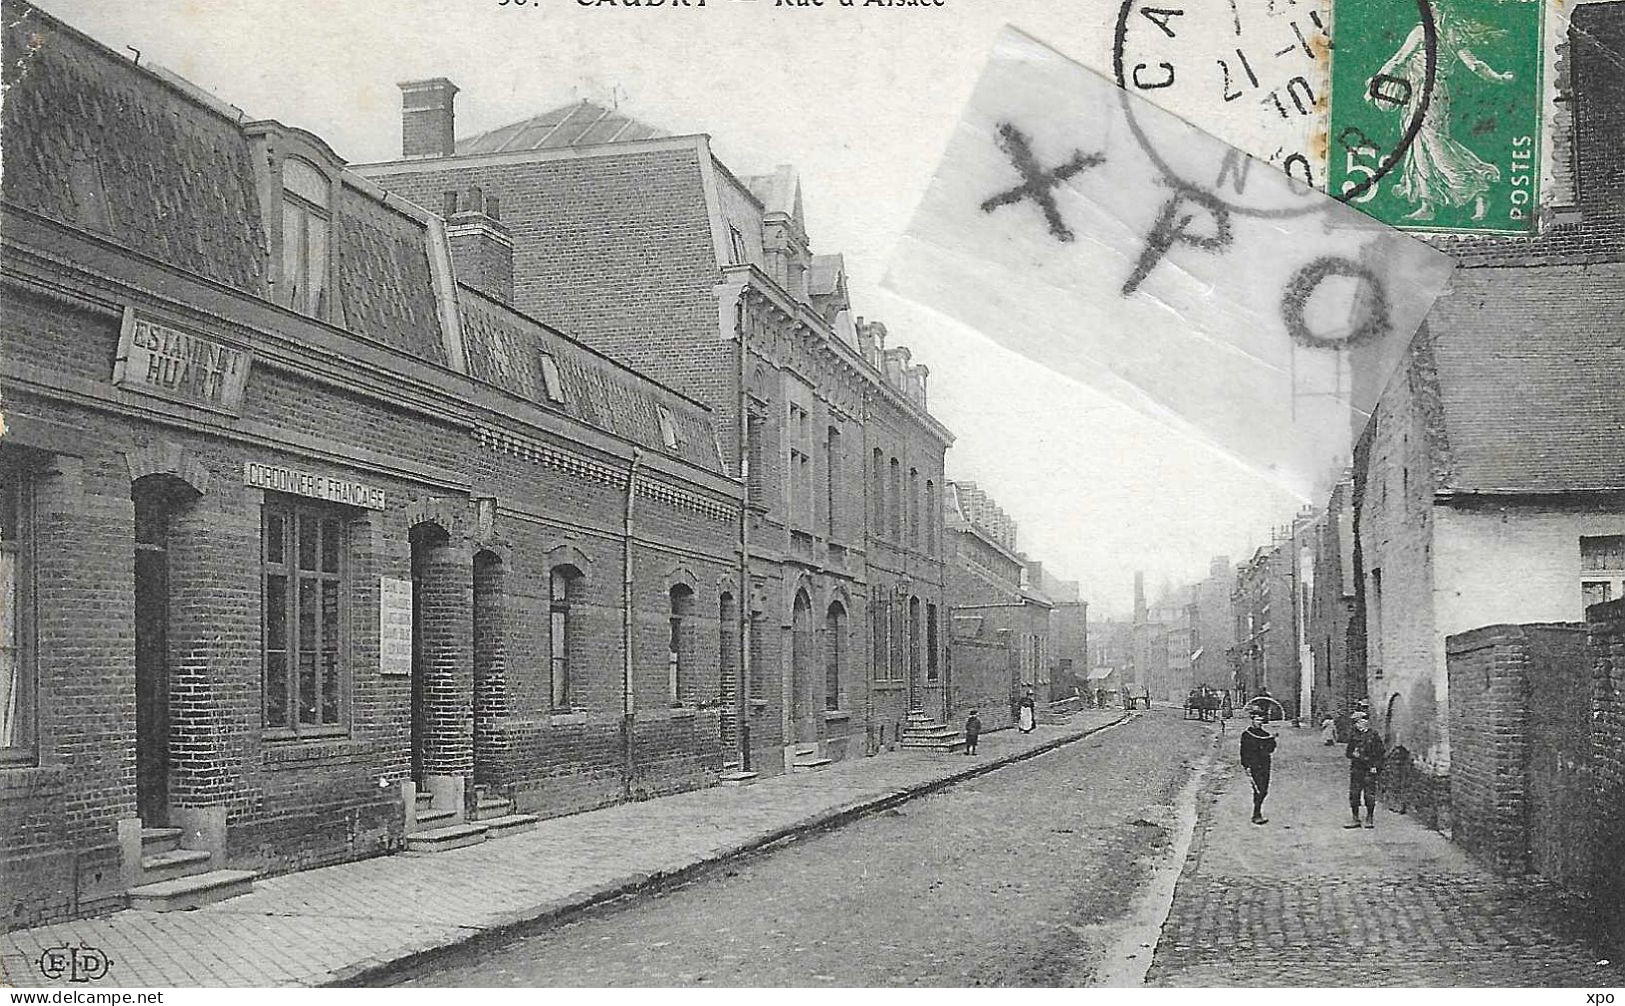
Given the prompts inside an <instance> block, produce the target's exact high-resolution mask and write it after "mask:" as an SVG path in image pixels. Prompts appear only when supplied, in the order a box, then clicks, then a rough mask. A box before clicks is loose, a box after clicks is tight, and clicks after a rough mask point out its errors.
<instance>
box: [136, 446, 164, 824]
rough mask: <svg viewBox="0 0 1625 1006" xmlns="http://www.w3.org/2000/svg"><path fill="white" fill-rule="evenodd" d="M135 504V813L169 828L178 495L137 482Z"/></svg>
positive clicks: (149, 481)
mask: <svg viewBox="0 0 1625 1006" xmlns="http://www.w3.org/2000/svg"><path fill="white" fill-rule="evenodd" d="M131 495H132V498H133V499H134V502H135V807H136V814H137V815H138V816H139V817H140V818H141V822H142V824H143V825H145V826H146V827H149V828H150V827H162V826H164V825H167V824H168V823H169V524H170V516H171V510H172V508H173V504H174V494H173V492H172V491H170V489H169V487H168V486H166V485H165V484H164V481H163V480H162V479H161V478H156V477H149V478H144V479H141V480H139V481H137V482H136V483H135V485H134V487H133V491H132V493H131Z"/></svg>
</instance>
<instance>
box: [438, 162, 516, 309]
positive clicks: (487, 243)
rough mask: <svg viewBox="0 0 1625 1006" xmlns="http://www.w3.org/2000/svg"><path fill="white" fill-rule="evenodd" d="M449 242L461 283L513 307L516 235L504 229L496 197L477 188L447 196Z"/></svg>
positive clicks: (446, 210)
mask: <svg viewBox="0 0 1625 1006" xmlns="http://www.w3.org/2000/svg"><path fill="white" fill-rule="evenodd" d="M444 200H445V214H446V238H447V240H448V241H449V242H450V243H451V263H452V269H453V271H454V272H456V274H457V279H458V281H459V282H462V283H466V284H468V285H469V286H471V287H473V288H474V289H476V290H478V291H479V292H481V293H483V294H485V295H486V296H487V297H491V298H493V299H495V300H500V301H501V302H502V303H504V304H507V305H509V306H510V307H511V306H512V305H513V235H512V234H511V233H510V232H509V231H508V228H507V227H504V226H503V224H502V220H501V218H500V214H501V210H500V207H499V206H498V205H497V197H496V196H488V195H486V194H485V193H484V192H482V191H481V190H480V189H479V188H478V187H477V186H476V187H470V188H468V189H464V190H463V191H461V192H447V193H446V194H445V196H444Z"/></svg>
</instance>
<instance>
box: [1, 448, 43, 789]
mask: <svg viewBox="0 0 1625 1006" xmlns="http://www.w3.org/2000/svg"><path fill="white" fill-rule="evenodd" d="M32 511H33V485H32V482H31V481H30V479H29V476H28V472H27V470H26V469H24V468H22V467H20V466H19V465H17V464H15V463H13V462H10V461H0V764H4V763H6V762H23V761H33V758H34V738H35V734H36V723H35V709H36V706H35V702H34V687H35V683H36V682H35V666H34V659H33V657H34V654H33V646H32V641H33V640H32V636H33V632H32V630H33V621H32V617H31V616H32V613H33V565H34V564H33V559H34V528H33V521H32V516H33V513H32Z"/></svg>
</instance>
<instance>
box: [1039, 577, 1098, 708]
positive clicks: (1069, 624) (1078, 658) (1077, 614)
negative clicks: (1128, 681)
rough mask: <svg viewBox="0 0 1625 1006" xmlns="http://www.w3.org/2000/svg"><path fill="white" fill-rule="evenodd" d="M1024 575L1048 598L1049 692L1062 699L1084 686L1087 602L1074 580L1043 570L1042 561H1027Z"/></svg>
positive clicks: (1087, 661) (1087, 655)
mask: <svg viewBox="0 0 1625 1006" xmlns="http://www.w3.org/2000/svg"><path fill="white" fill-rule="evenodd" d="M1027 571H1028V578H1029V579H1030V580H1031V582H1033V583H1036V584H1038V586H1039V589H1040V590H1041V591H1042V592H1043V594H1044V596H1045V597H1047V598H1049V601H1050V605H1051V608H1050V613H1049V636H1050V642H1049V665H1050V675H1049V680H1050V694H1051V696H1052V697H1053V698H1065V697H1066V696H1069V695H1071V694H1072V693H1073V690H1074V689H1076V690H1077V692H1078V693H1079V694H1080V695H1081V694H1082V693H1083V690H1084V689H1085V688H1086V687H1087V685H1086V684H1085V681H1086V679H1087V677H1088V668H1089V602H1088V601H1086V600H1084V598H1083V595H1082V591H1081V589H1080V588H1079V585H1078V583H1077V581H1075V580H1062V579H1059V578H1057V577H1055V576H1054V575H1052V574H1051V573H1050V572H1049V571H1048V570H1046V569H1044V566H1043V563H1040V562H1036V561H1029V562H1028V563H1027Z"/></svg>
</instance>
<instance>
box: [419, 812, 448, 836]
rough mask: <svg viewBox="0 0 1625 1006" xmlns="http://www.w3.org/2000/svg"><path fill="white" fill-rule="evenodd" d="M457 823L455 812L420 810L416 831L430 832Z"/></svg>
mask: <svg viewBox="0 0 1625 1006" xmlns="http://www.w3.org/2000/svg"><path fill="white" fill-rule="evenodd" d="M456 822H457V812H456V811H455V810H420V811H418V823H417V828H416V829H415V830H416V831H430V830H432V829H435V828H443V827H445V826H446V825H448V824H455V823H456Z"/></svg>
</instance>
